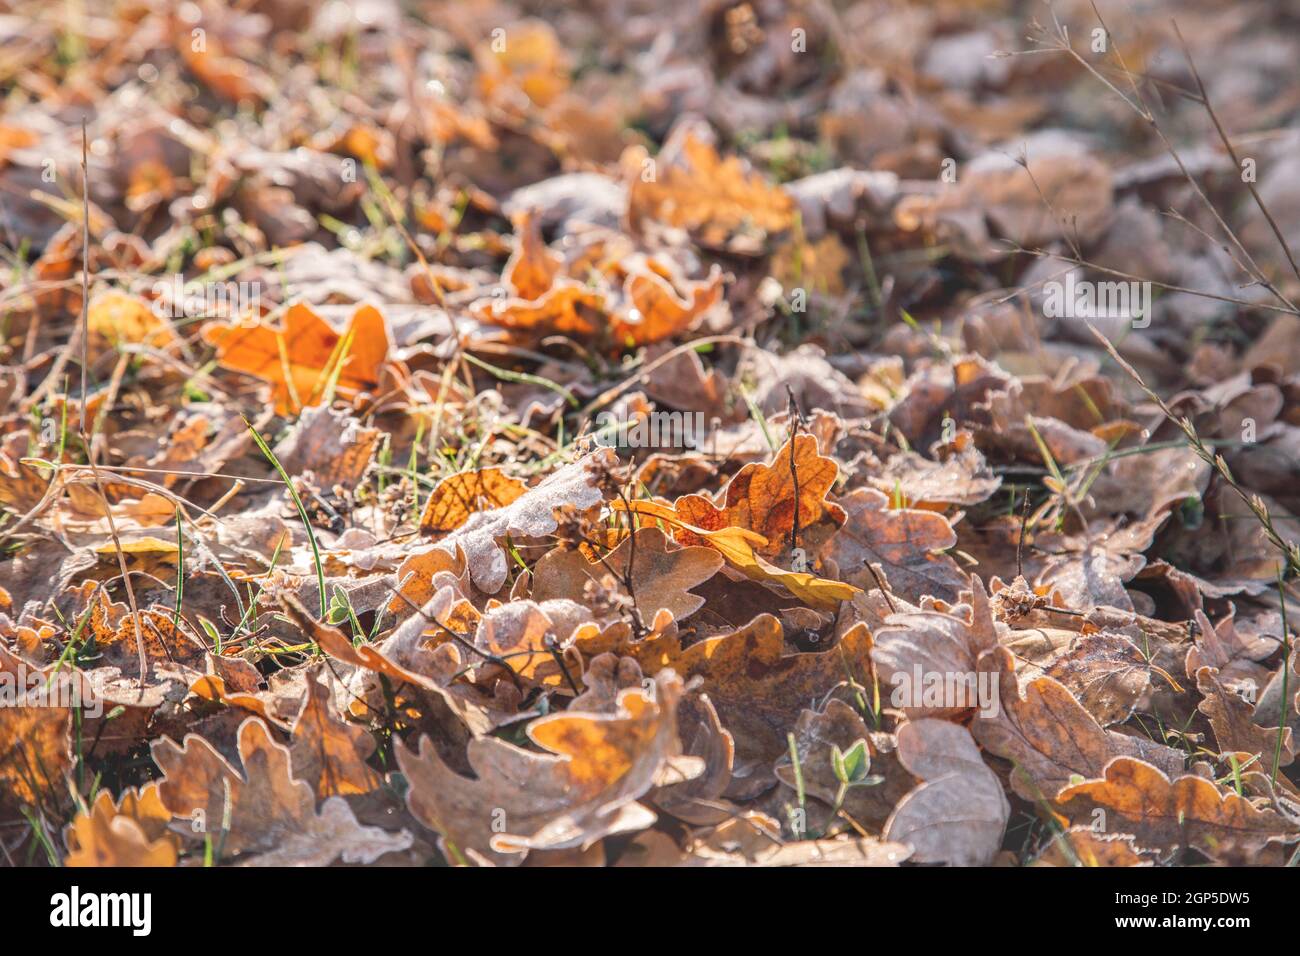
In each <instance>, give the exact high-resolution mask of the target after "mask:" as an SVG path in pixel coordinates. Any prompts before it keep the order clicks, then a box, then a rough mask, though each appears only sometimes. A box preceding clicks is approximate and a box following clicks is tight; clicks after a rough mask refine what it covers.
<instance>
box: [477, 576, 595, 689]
mask: <svg viewBox="0 0 1300 956" xmlns="http://www.w3.org/2000/svg"><path fill="white" fill-rule="evenodd" d="M591 620H592V614H591V611H590V610H589V609H588V608H586V607H585V606H583V605H581V604H578V603H576V602H574V601H571V600H569V599H568V598H556V599H553V600H549V601H542V602H540V603H539V602H537V601H511V602H509V603H508V604H502V605H500V606H498V607H493V608H489V609H488V610H487V611H486V612H485V613H484V614H483V617H482V619H481V620H480V621H479V623H478V628H477V630H476V631H475V633H474V646H475V647H478V648H479V649H480V650H482V651H485V652H487V653H489V654H494V655H496V656H497V657H500V658H502V659H504V660H505V662H506V664H507V665H509V667H510V669H511V670H513V671H514V672H515V673H516V674H518V675H519V676H520V677H522V678H524V679H525V680H529V681H534V682H536V683H539V684H544V685H547V686H551V687H559V686H561V685H563V684H565V683H566V678H565V676H564V672H563V670H562V669H561V667H560V662H559V661H558V660H557V656H559V655H560V654H561V653H562V651H563V650H564V648H565V646H566V645H567V643H568V639H569V637H570V636H571V635H572V634H573V632H574V630H576V629H577V628H578V627H579V626H580V625H582V624H586V623H588V622H590V621H591ZM552 649H554V650H552Z"/></svg>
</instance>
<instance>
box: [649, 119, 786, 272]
mask: <svg viewBox="0 0 1300 956" xmlns="http://www.w3.org/2000/svg"><path fill="white" fill-rule="evenodd" d="M665 156H667V161H665ZM624 162H625V164H626V165H627V166H628V169H629V173H630V174H631V175H630V177H629V179H630V189H629V194H628V218H629V220H630V221H631V223H632V227H633V228H634V229H638V230H639V229H641V228H642V224H643V222H644V221H645V220H657V221H659V222H662V223H666V224H668V225H672V226H678V227H681V228H683V229H686V230H687V231H688V232H690V233H691V234H692V235H693V236H694V237H695V238H696V240H697V241H698V242H699V243H700V244H701V245H705V246H711V247H715V248H718V247H722V246H724V245H726V244H727V243H728V241H729V240H732V239H733V238H734V236H735V234H736V233H740V232H745V233H747V234H752V238H753V239H755V240H756V243H755V244H757V245H759V246H760V247H761V242H762V240H764V239H765V238H766V236H767V235H768V234H771V233H778V232H782V231H784V230H786V229H789V228H791V227H792V226H793V224H794V221H795V212H796V206H795V202H794V200H793V199H792V198H791V197H790V195H789V194H788V193H787V192H786V191H785V190H783V189H781V188H780V187H778V186H773V185H770V184H769V183H768V182H767V181H766V180H764V179H763V177H762V176H760V175H759V174H757V173H755V172H751V171H750V170H749V169H747V168H746V167H745V164H744V162H743V161H742V160H740V159H738V158H736V157H734V156H730V157H727V158H726V159H723V158H722V157H721V156H719V155H718V152H717V150H716V149H714V147H713V146H712V145H711V144H709V143H708V142H707V141H705V140H704V139H702V138H701V137H700V136H698V135H697V134H696V132H695V131H694V130H686V131H685V132H684V133H683V134H682V135H681V137H680V138H679V139H677V141H673V140H670V142H669V143H668V144H667V145H665V147H664V151H663V154H661V155H660V157H659V159H658V160H657V165H658V167H659V168H658V169H657V170H656V175H654V176H646V175H645V174H644V170H645V168H646V167H645V163H647V162H650V160H648V159H647V158H645V157H644V156H643V155H638V154H636V153H635V151H632V152H629V154H627V155H626V156H625V158H624ZM747 237H748V236H747Z"/></svg>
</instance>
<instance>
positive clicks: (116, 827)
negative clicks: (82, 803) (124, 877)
mask: <svg viewBox="0 0 1300 956" xmlns="http://www.w3.org/2000/svg"><path fill="white" fill-rule="evenodd" d="M171 819H172V815H171V813H169V812H168V811H167V809H166V808H165V807H164V806H163V805H162V800H161V798H160V797H159V796H158V784H157V783H149V784H146V785H145V786H144V787H143V788H142V789H140V790H139V791H138V792H137V791H136V789H135V788H134V787H131V788H129V789H127V790H126V791H124V792H123V793H122V797H121V799H120V800H118V801H116V802H115V801H114V800H113V797H112V794H110V793H109V792H108V791H107V790H100V791H99V793H98V794H96V795H95V800H94V802H93V803H92V804H91V805H90V808H89V810H82V811H81V812H79V813H78V814H77V816H76V817H75V818H74V819H73V821H72V823H70V824H69V825H68V827H67V829H66V831H65V832H64V842H65V843H67V845H68V855H67V856H66V857H65V858H64V860H63V865H64V866H175V865H176V855H177V850H178V848H179V845H180V841H179V840H178V839H177V838H176V836H175V835H174V834H172V833H169V832H168V830H167V825H168V824H169V823H171Z"/></svg>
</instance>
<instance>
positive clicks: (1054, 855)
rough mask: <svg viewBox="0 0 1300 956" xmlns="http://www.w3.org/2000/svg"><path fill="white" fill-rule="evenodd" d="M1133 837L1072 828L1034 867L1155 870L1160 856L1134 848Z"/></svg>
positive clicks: (1061, 835)
mask: <svg viewBox="0 0 1300 956" xmlns="http://www.w3.org/2000/svg"><path fill="white" fill-rule="evenodd" d="M1134 843H1135V840H1134V837H1133V835H1132V834H1129V833H1098V832H1097V831H1096V830H1094V829H1093V828H1092V827H1090V826H1089V827H1070V828H1069V829H1068V830H1066V831H1064V832H1063V833H1059V834H1057V835H1056V836H1055V837H1053V838H1052V842H1051V843H1049V844H1048V845H1047V847H1046V848H1045V849H1044V850H1043V852H1042V853H1040V854H1039V855H1038V859H1036V860H1034V862H1033V864H1031V865H1033V866H1093V867H1096V866H1154V865H1155V858H1156V857H1157V856H1158V854H1157V853H1156V852H1155V851H1154V850H1143V849H1141V848H1139V847H1137V846H1135V845H1134Z"/></svg>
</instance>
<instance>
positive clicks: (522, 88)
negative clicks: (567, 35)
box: [474, 19, 569, 107]
mask: <svg viewBox="0 0 1300 956" xmlns="http://www.w3.org/2000/svg"><path fill="white" fill-rule="evenodd" d="M497 40H498V37H497V33H496V31H495V30H494V31H493V37H492V39H491V41H490V42H486V43H483V44H481V45H480V46H478V47H476V48H475V50H474V59H475V61H476V62H477V63H478V66H479V71H480V72H479V76H478V82H479V88H480V90H481V91H482V94H483V97H484V99H486V100H489V101H502V105H506V104H508V103H509V102H510V100H511V99H512V98H513V97H515V96H517V95H518V94H519V93H522V94H523V95H524V96H526V97H527V98H528V100H529V101H531V102H532V103H533V104H534V105H536V106H540V107H545V106H548V105H549V104H550V103H552V102H553V101H554V100H555V99H557V98H558V97H559V96H560V95H561V94H562V93H564V92H565V91H566V90H567V89H568V88H569V61H568V56H567V54H566V53H565V52H564V47H563V45H562V44H561V43H560V39H559V37H557V36H556V33H555V29H554V28H553V27H552V26H551V25H550V24H549V23H546V22H544V21H542V20H535V19H528V20H523V21H520V22H518V23H515V24H512V25H511V26H510V27H509V28H508V29H507V28H502V29H501V33H500V43H498V42H497ZM520 105H523V106H526V105H527V104H526V103H525V104H520Z"/></svg>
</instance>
